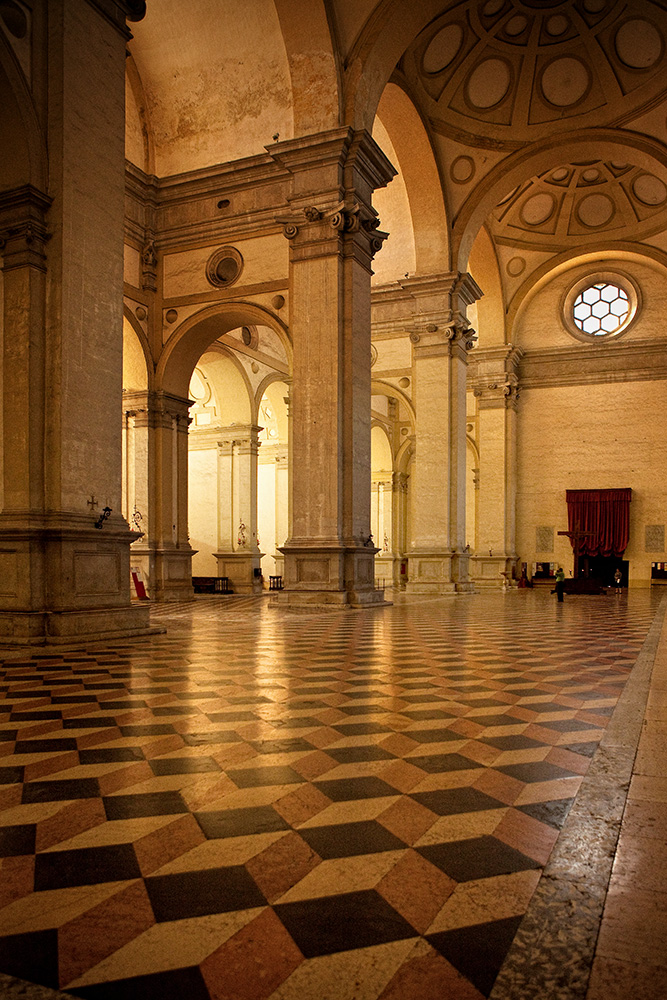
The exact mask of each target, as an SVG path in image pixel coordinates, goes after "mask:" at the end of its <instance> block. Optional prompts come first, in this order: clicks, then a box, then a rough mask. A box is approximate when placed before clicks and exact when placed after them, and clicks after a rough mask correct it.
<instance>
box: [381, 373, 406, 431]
mask: <svg viewBox="0 0 667 1000" xmlns="http://www.w3.org/2000/svg"><path fill="white" fill-rule="evenodd" d="M371 396H394V397H395V398H396V399H398V400H400V402H401V403H403V404H404V405H405V408H406V410H407V412H408V416H409V418H410V424H411V427H412V433H414V429H415V421H416V414H415V408H414V405H413V403H412V400H411V399H410V397H409V396H406V394H405V393H404V392H403V390H402V389H399V388H398V387H397V386H395V385H392V384H391V382H384V381H383V380H382V379H377V378H374V379H371Z"/></svg>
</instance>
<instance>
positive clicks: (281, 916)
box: [0, 591, 658, 1000]
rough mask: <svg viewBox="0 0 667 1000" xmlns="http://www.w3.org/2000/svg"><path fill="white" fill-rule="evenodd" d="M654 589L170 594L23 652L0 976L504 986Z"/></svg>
mask: <svg viewBox="0 0 667 1000" xmlns="http://www.w3.org/2000/svg"><path fill="white" fill-rule="evenodd" d="M657 601H658V598H656V597H653V596H652V595H651V594H650V592H630V593H629V594H628V595H623V596H622V597H616V596H614V595H610V596H608V597H579V598H571V599H567V600H566V602H565V603H564V604H563V605H558V604H557V603H556V601H555V598H553V597H551V596H550V595H549V594H548V593H546V592H545V591H540V592H537V591H535V592H511V593H509V594H502V593H493V594H483V595H470V596H465V597H458V598H406V597H397V598H396V603H395V604H394V606H393V607H391V608H383V609H378V610H374V611H365V612H355V611H342V612H326V613H314V612H311V613H304V614H294V613H290V612H287V611H285V610H282V609H276V608H274V607H272V606H271V605H270V604H269V601H268V599H266V598H259V599H257V598H236V597H206V598H200V599H199V600H197V601H196V602H195V604H194V605H176V606H171V607H158V608H156V609H154V610H153V613H152V618H153V621H154V622H156V623H161V624H164V625H166V626H167V628H168V631H167V633H166V634H165V635H158V636H154V637H152V638H150V639H144V640H141V641H132V640H125V641H123V642H117V643H115V644H114V645H109V646H102V645H99V646H95V647H91V648H88V649H83V650H80V649H79V650H76V651H65V650H62V651H61V650H55V651H54V650H42V651H34V650H32V651H30V652H28V653H26V652H23V653H11V654H6V656H5V658H4V660H3V663H2V669H1V671H0V674H1V676H0V698H1V700H0V713H1V714H0V809H1V813H0V866H1V878H0V972H4V973H8V974H11V975H14V976H18V977H20V978H23V979H26V980H29V981H31V982H36V983H40V984H43V985H45V986H50V987H53V988H60V989H62V990H65V991H66V992H68V993H70V994H72V995H74V996H76V997H84V998H90V1000H111V998H113V1000H117V998H123V1000H135V998H137V1000H138V998H141V1000H158V998H159V1000H182V998H184V997H187V998H188V1000H311V998H312V1000H315V998H317V1000H415V998H419V1000H448V998H452V1000H480V998H482V997H486V996H488V995H489V992H490V991H491V988H492V986H493V983H494V981H495V978H496V976H497V973H498V971H499V969H500V967H501V965H502V963H503V960H504V958H505V955H506V954H507V951H508V949H509V947H510V944H511V942H512V939H513V937H514V935H515V933H516V930H517V928H518V925H519V923H520V922H521V918H522V916H523V914H524V913H525V911H526V909H527V907H528V903H529V901H530V898H531V895H532V893H533V891H534V889H535V886H536V884H537V882H538V880H539V877H540V872H541V869H542V867H543V866H544V864H545V863H546V861H547V859H548V857H549V854H550V852H551V850H552V847H553V845H554V843H555V841H556V839H557V837H558V832H559V829H560V828H561V826H562V824H563V822H564V821H565V818H566V817H567V814H568V811H569V808H570V805H571V803H572V801H573V799H574V797H575V796H576V794H577V790H578V787H579V785H580V782H581V780H582V776H583V775H584V774H585V772H586V769H587V767H588V765H589V763H590V760H591V757H592V755H593V754H594V752H595V749H596V747H597V744H598V741H599V739H600V737H601V735H602V733H603V731H604V728H605V726H606V725H607V723H608V720H609V717H610V715H611V713H612V712H613V710H614V707H615V705H616V702H617V699H618V697H619V695H620V693H621V692H622V690H623V685H624V683H625V680H626V679H627V677H628V674H629V672H630V670H631V669H632V666H633V664H634V662H635V659H636V657H637V654H638V652H639V650H640V648H641V645H642V642H643V641H644V638H645V636H646V633H647V631H648V629H649V626H650V624H651V621H652V618H653V616H654V614H655V610H656V607H657Z"/></svg>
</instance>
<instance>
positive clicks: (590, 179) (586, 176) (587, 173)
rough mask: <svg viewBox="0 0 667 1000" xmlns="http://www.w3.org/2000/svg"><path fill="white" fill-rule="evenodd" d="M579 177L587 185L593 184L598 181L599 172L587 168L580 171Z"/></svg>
mask: <svg viewBox="0 0 667 1000" xmlns="http://www.w3.org/2000/svg"><path fill="white" fill-rule="evenodd" d="M581 176H582V178H583V180H585V181H586V183H587V184H593V183H594V182H595V181H599V180H600V171H599V170H596V169H595V168H594V167H589V168H588V169H587V170H582V172H581Z"/></svg>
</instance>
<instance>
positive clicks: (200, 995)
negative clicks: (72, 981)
mask: <svg viewBox="0 0 667 1000" xmlns="http://www.w3.org/2000/svg"><path fill="white" fill-rule="evenodd" d="M76 996H77V997H82V1000H121V998H122V1000H184V998H187V1000H211V995H210V993H209V991H208V988H207V986H206V983H205V981H204V977H203V976H202V974H201V972H200V970H199V968H198V967H197V966H191V967H187V968H184V969H170V970H168V971H167V972H154V973H151V974H150V975H147V976H132V978H131V979H116V980H113V981H112V982H108V983H96V984H95V985H94V986H77V988H76Z"/></svg>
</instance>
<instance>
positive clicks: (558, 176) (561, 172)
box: [551, 167, 570, 184]
mask: <svg viewBox="0 0 667 1000" xmlns="http://www.w3.org/2000/svg"><path fill="white" fill-rule="evenodd" d="M569 176H570V171H569V170H568V169H567V167H559V168H558V170H554V172H553V173H552V175H551V180H552V181H556V183H557V184H560V182H561V181H564V180H567V178H568V177H569Z"/></svg>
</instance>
